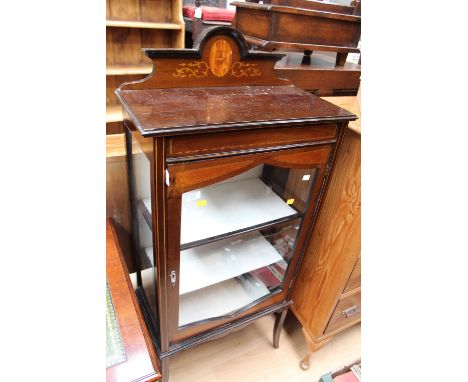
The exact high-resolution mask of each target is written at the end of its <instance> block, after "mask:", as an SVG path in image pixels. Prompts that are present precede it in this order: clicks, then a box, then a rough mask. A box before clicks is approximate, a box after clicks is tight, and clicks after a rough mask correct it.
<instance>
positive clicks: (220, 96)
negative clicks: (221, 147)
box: [116, 26, 355, 136]
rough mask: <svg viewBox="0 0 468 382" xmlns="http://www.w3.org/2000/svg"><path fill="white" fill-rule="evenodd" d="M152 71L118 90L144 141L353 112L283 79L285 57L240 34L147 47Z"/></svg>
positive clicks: (208, 33) (223, 32)
mask: <svg viewBox="0 0 468 382" xmlns="http://www.w3.org/2000/svg"><path fill="white" fill-rule="evenodd" d="M144 52H145V54H146V55H147V56H148V57H149V58H150V59H152V61H153V72H152V73H151V74H150V75H149V76H148V77H147V78H145V79H143V80H141V81H135V82H129V83H124V84H122V85H121V86H120V88H119V89H117V90H116V94H117V97H118V98H119V100H120V102H121V103H122V105H123V107H124V110H125V111H126V112H127V113H126V114H127V115H128V118H130V119H131V120H132V122H133V123H134V124H135V126H136V127H137V128H138V130H139V131H140V133H141V134H142V135H144V136H162V135H177V134H184V133H187V132H190V133H194V132H207V131H222V130H233V129H241V128H249V129H252V128H265V127H269V126H274V127H277V126H281V125H284V124H288V126H291V125H293V124H297V123H301V124H304V123H307V122H310V123H313V122H321V121H324V120H326V119H333V120H337V121H349V120H353V119H355V116H354V115H353V114H352V113H349V112H347V111H346V110H344V109H341V108H339V107H337V106H335V105H332V104H330V103H328V102H326V101H323V100H321V99H320V98H318V97H316V96H314V95H311V94H309V93H307V92H305V91H303V90H300V89H298V88H296V87H295V86H293V85H292V84H291V83H290V82H289V81H288V80H285V79H280V78H278V77H276V74H275V71H274V66H275V64H276V62H277V61H278V60H280V59H281V58H282V57H283V56H284V55H282V54H275V53H266V52H250V51H249V50H248V49H247V45H246V42H245V40H244V38H243V36H242V34H241V33H240V32H238V31H237V30H235V29H233V28H231V27H225V26H218V27H213V28H209V29H206V30H205V31H204V32H203V33H201V34H200V35H199V36H198V38H197V40H196V41H195V44H194V48H193V49H144Z"/></svg>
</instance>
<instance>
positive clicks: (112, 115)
mask: <svg viewBox="0 0 468 382" xmlns="http://www.w3.org/2000/svg"><path fill="white" fill-rule="evenodd" d="M120 121H123V116H122V106H120V105H107V106H106V123H111V122H120Z"/></svg>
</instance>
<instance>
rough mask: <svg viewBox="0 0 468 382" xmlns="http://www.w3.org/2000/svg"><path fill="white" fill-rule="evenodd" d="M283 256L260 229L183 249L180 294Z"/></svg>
mask: <svg viewBox="0 0 468 382" xmlns="http://www.w3.org/2000/svg"><path fill="white" fill-rule="evenodd" d="M281 260H283V257H282V256H281V255H280V254H279V253H278V251H277V250H276V249H275V248H274V247H273V246H272V245H271V244H270V243H269V242H268V241H267V240H266V239H265V238H264V237H263V236H262V234H261V233H260V232H258V231H253V232H249V233H247V234H245V235H243V236H242V237H240V238H239V239H238V238H231V239H225V240H220V241H217V242H215V243H210V244H205V245H201V246H199V247H196V248H190V249H186V250H184V251H181V252H180V289H179V294H181V295H182V294H185V293H189V292H193V291H195V290H198V289H201V288H205V287H207V286H210V285H213V284H217V283H219V282H221V281H225V280H229V279H231V278H234V277H236V276H240V275H242V274H244V273H248V272H250V271H253V270H255V269H259V268H262V267H265V266H267V265H270V264H274V263H277V262H279V261H281Z"/></svg>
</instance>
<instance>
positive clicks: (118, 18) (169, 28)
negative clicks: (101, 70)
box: [106, 0, 185, 134]
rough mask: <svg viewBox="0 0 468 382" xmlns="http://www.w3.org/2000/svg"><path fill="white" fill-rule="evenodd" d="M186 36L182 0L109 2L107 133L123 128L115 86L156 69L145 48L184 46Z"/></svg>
mask: <svg viewBox="0 0 468 382" xmlns="http://www.w3.org/2000/svg"><path fill="white" fill-rule="evenodd" d="M184 38H185V24H184V20H183V17H182V0H139V1H136V0H107V1H106V45H107V54H106V104H107V115H106V124H107V129H106V130H107V134H113V133H115V132H122V131H123V125H122V113H121V112H118V111H117V110H118V109H117V104H118V102H117V99H116V98H115V94H114V91H115V89H117V88H118V87H119V86H120V84H122V83H124V82H129V81H137V80H140V79H143V78H144V77H145V76H146V75H147V74H149V73H151V71H152V68H153V64H152V63H151V60H149V59H148V58H147V57H146V56H145V55H144V54H143V53H142V52H141V49H142V48H184ZM119 108H120V107H119ZM111 124H112V125H111Z"/></svg>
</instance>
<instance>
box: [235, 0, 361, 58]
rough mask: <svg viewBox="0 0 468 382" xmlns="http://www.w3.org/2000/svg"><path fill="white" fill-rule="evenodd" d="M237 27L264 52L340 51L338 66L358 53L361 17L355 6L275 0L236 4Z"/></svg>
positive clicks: (248, 40)
mask: <svg viewBox="0 0 468 382" xmlns="http://www.w3.org/2000/svg"><path fill="white" fill-rule="evenodd" d="M232 5H235V6H236V17H235V19H234V20H233V26H234V27H235V28H236V29H238V30H240V31H241V32H242V33H243V34H244V35H245V38H246V40H247V42H248V43H249V44H251V45H254V46H257V47H259V48H260V49H262V50H267V51H273V50H276V49H280V50H293V51H304V52H305V53H306V55H307V56H309V55H310V53H311V51H334V52H339V53H340V55H338V56H337V57H338V59H337V61H336V62H337V65H343V64H344V62H345V61H346V55H347V53H350V52H358V51H359V50H358V49H357V45H358V42H359V38H360V35H361V17H360V16H359V15H357V14H355V13H357V12H355V11H356V9H355V7H346V6H339V5H335V4H324V3H322V2H319V1H272V2H271V4H257V3H252V2H239V1H235V2H233V3H232Z"/></svg>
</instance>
